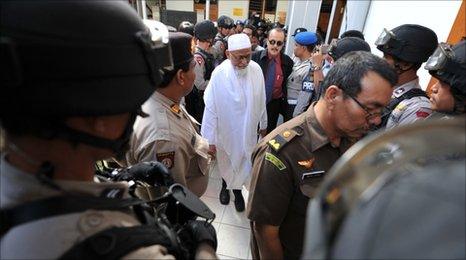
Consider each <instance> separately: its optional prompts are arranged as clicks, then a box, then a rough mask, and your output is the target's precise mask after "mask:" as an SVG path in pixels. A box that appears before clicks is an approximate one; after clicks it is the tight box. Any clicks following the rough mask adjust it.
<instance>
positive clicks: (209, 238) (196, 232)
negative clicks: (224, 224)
mask: <svg viewBox="0 0 466 260" xmlns="http://www.w3.org/2000/svg"><path fill="white" fill-rule="evenodd" d="M183 229H184V231H185V233H188V234H189V236H190V240H191V242H192V243H193V244H194V245H195V246H194V248H193V249H194V250H195V249H196V247H197V246H198V245H200V244H201V243H203V242H205V243H208V244H210V245H211V246H212V248H213V249H214V250H217V233H216V232H215V228H214V226H212V224H210V223H208V222H205V221H200V220H191V221H189V222H188V223H186V224H185V225H184V227H183Z"/></svg>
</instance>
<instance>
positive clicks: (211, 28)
mask: <svg viewBox="0 0 466 260" xmlns="http://www.w3.org/2000/svg"><path fill="white" fill-rule="evenodd" d="M216 34H217V28H215V25H214V23H213V22H211V21H210V20H204V21H202V22H198V23H196V25H195V26H194V37H196V38H198V39H199V40H201V41H206V40H209V39H210V40H211V39H214V38H215V35H216Z"/></svg>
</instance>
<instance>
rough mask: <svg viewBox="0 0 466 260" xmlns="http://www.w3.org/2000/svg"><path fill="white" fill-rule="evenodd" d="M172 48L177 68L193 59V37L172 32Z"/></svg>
mask: <svg viewBox="0 0 466 260" xmlns="http://www.w3.org/2000/svg"><path fill="white" fill-rule="evenodd" d="M169 38H170V46H171V49H172V50H175V51H173V52H172V57H173V63H174V66H175V67H178V66H180V65H182V64H185V63H188V62H190V61H191V60H192V59H193V54H192V52H191V42H192V41H191V40H192V36H191V35H189V34H187V33H184V32H170V34H169Z"/></svg>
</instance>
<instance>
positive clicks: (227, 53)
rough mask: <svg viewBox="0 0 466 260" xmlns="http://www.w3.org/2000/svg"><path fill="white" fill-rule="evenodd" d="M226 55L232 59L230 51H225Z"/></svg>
mask: <svg viewBox="0 0 466 260" xmlns="http://www.w3.org/2000/svg"><path fill="white" fill-rule="evenodd" d="M225 54H226V55H227V58H228V59H230V51H229V50H225Z"/></svg>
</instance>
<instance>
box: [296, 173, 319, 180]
mask: <svg viewBox="0 0 466 260" xmlns="http://www.w3.org/2000/svg"><path fill="white" fill-rule="evenodd" d="M324 173H325V171H312V172H305V173H303V175H302V176H301V178H302V179H303V180H305V179H307V178H316V177H321V176H323V175H324Z"/></svg>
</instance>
